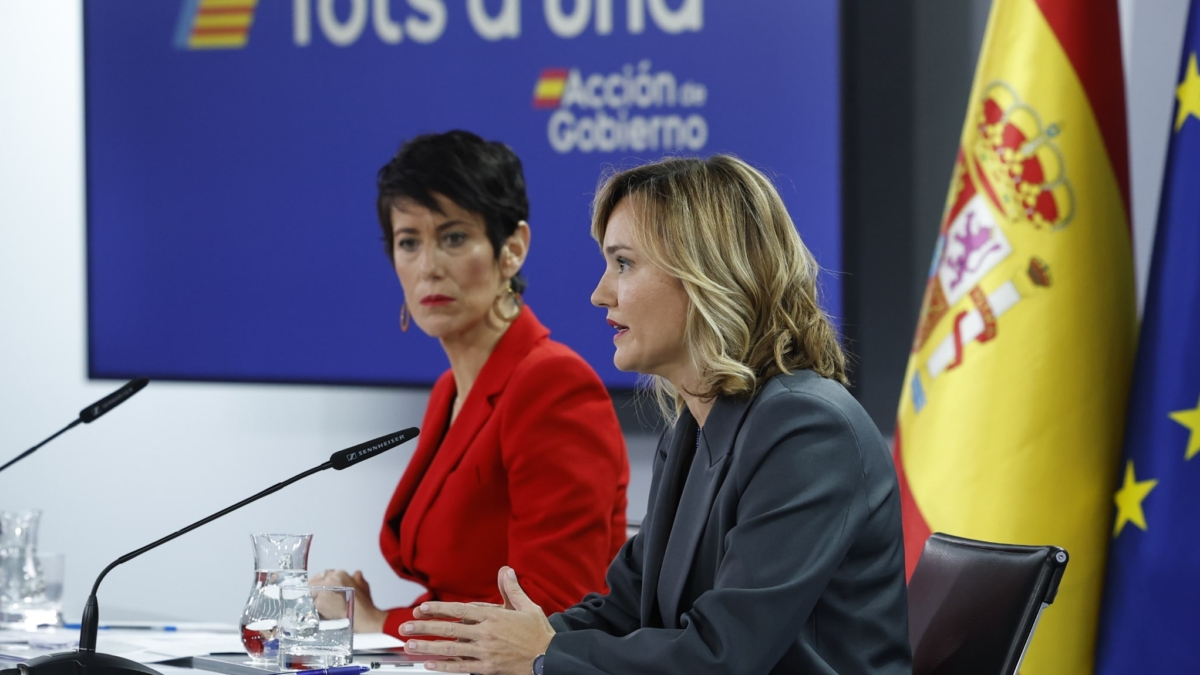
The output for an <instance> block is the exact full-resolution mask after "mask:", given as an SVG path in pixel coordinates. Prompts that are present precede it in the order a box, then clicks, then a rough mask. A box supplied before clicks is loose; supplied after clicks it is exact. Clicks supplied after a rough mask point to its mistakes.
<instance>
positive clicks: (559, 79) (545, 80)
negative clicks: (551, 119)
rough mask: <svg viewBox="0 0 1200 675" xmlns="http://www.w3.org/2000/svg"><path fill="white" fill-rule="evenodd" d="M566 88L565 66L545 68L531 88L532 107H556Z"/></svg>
mask: <svg viewBox="0 0 1200 675" xmlns="http://www.w3.org/2000/svg"><path fill="white" fill-rule="evenodd" d="M566 89H567V69H566V68H546V69H544V70H542V75H541V77H539V78H538V81H537V84H536V85H534V88H533V107H535V108H538V109H544V108H557V107H558V104H559V103H560V102H561V101H562V97H563V92H564V91H566Z"/></svg>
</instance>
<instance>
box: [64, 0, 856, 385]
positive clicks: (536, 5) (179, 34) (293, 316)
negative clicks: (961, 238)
mask: <svg viewBox="0 0 1200 675" xmlns="http://www.w3.org/2000/svg"><path fill="white" fill-rule="evenodd" d="M84 7H85V25H84V27H85V56H86V70H85V73H86V75H85V79H86V144H87V218H88V222H87V228H88V240H87V241H88V353H89V358H88V364H89V371H90V375H91V376H92V377H95V378H125V377H131V376H146V377H151V378H162V379H179V380H222V381H251V382H312V383H354V384H382V385H390V384H400V385H425V384H429V383H432V382H433V381H434V380H435V379H436V378H437V376H438V375H439V374H440V373H441V372H442V371H444V370H445V368H446V367H447V365H448V364H447V361H446V358H445V355H444V353H443V352H442V350H441V347H440V346H439V345H438V343H437V341H436V340H434V339H432V338H429V337H427V336H425V335H424V334H422V333H421V331H420V330H419V329H418V328H416V326H415V325H414V327H413V328H412V329H411V330H409V331H408V332H406V333H402V332H401V331H400V329H399V325H398V323H399V318H398V317H399V311H400V306H401V297H402V295H401V290H400V285H399V282H398V281H397V279H396V276H395V272H394V270H393V268H392V265H391V262H390V260H389V259H388V258H387V256H386V255H385V254H384V252H383V245H382V243H381V241H380V229H379V225H378V222H377V220H376V215H375V174H376V172H377V171H378V169H379V167H381V166H382V165H383V164H384V163H386V162H387V161H388V160H389V159H390V158H391V157H392V155H393V154H394V153H395V151H396V150H397V148H398V147H399V145H400V143H401V142H402V141H403V140H404V139H407V138H411V137H412V136H414V135H416V134H420V133H424V132H437V131H447V130H450V129H455V128H462V129H467V130H470V131H473V132H475V133H478V134H479V135H481V136H483V137H484V138H487V139H490V140H500V141H503V142H505V143H507V144H508V145H509V146H511V147H512V148H513V149H514V150H515V151H516V153H517V154H518V155H519V156H520V157H521V160H522V161H523V163H524V166H525V177H526V181H527V184H528V190H529V199H530V218H529V221H530V225H531V228H532V232H533V240H532V247H531V250H530V255H529V259H528V263H527V264H526V266H525V276H526V277H527V278H528V280H529V289H528V291H527V293H526V295H525V300H526V302H527V303H528V305H529V306H530V307H532V308H533V310H534V311H535V312H536V314H537V315H538V317H539V319H541V321H542V322H543V323H544V324H546V326H548V327H549V328H550V330H551V332H552V337H554V338H555V339H557V340H560V341H562V342H564V343H566V344H567V345H569V346H570V347H572V348H573V349H575V351H577V352H578V353H580V354H581V355H582V356H583V357H584V358H586V359H587V360H588V361H589V362H590V363H591V364H592V365H593V366H594V367H595V369H596V370H597V372H599V373H600V375H601V377H602V378H603V379H604V381H605V382H606V383H607V384H609V385H610V386H613V387H617V388H623V387H628V386H631V385H633V384H634V382H635V376H634V375H632V374H629V373H621V372H619V371H617V370H616V369H615V368H614V367H613V365H612V350H613V346H612V334H613V331H612V330H611V329H610V328H609V327H608V326H607V325H606V323H605V312H604V310H603V309H598V308H595V307H592V306H591V304H590V303H589V296H590V294H591V291H592V288H593V287H594V285H595V283H596V281H597V279H598V278H599V275H600V273H601V272H602V270H603V260H602V258H601V256H600V255H599V252H598V247H597V245H596V243H595V242H593V241H592V240H591V238H590V234H589V206H590V200H591V197H592V195H593V194H594V192H595V189H596V185H597V179H598V178H599V177H600V175H601V173H602V172H603V171H604V170H605V169H606V168H609V167H613V166H616V167H626V166H630V165H633V164H636V163H638V162H641V161H645V160H650V159H655V158H658V157H661V156H663V155H666V154H670V155H701V156H703V155H707V154H711V153H714V152H729V153H734V154H736V155H738V156H740V157H742V158H744V159H746V160H747V161H749V162H751V163H752V164H754V165H755V166H758V167H760V168H762V169H764V170H766V171H767V172H768V173H769V174H770V175H771V176H772V177H773V178H774V179H775V181H776V183H777V185H778V187H779V189H780V192H781V193H782V194H783V197H784V199H785V201H786V202H787V205H788V208H789V209H790V211H791V213H792V216H793V218H794V219H795V220H796V224H797V228H798V229H799V231H800V234H801V236H802V237H803V238H804V240H805V241H806V242H807V243H808V245H809V246H810V247H811V248H812V250H813V252H814V253H815V254H816V256H817V259H818V260H819V261H820V263H821V264H822V266H823V267H825V268H827V269H835V270H836V269H838V268H839V267H840V258H841V243H840V235H839V230H840V228H839V222H840V209H839V199H840V197H839V181H838V176H839V165H840V158H839V143H838V138H839V132H838V128H839V126H838V124H839V122H838V92H839V84H838V71H837V68H838V44H837V35H838V16H837V2H836V0H806V1H805V2H796V1H795V0H774V1H770V2H768V1H763V2H735V1H734V0H536V1H531V0H524V1H520V0H257V1H256V0H174V1H171V0H86V2H85V5H84ZM823 286H824V291H825V305H826V307H827V309H828V310H829V311H830V312H831V313H833V314H835V315H837V314H839V312H840V307H841V288H840V285H839V284H838V281H837V278H836V276H834V275H831V274H826V275H824V277H823Z"/></svg>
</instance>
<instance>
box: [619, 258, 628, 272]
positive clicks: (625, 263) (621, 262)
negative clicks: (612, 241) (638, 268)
mask: <svg viewBox="0 0 1200 675" xmlns="http://www.w3.org/2000/svg"><path fill="white" fill-rule="evenodd" d="M617 269H618V270H619V271H621V272H624V271H625V270H627V269H629V261H628V260H626V259H625V258H620V257H618V258H617Z"/></svg>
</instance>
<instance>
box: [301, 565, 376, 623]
mask: <svg viewBox="0 0 1200 675" xmlns="http://www.w3.org/2000/svg"><path fill="white" fill-rule="evenodd" d="M308 585H310V586H340V587H344V588H353V589H354V632H356V633H381V632H383V622H384V620H385V619H387V612H386V611H384V610H382V609H379V608H378V607H376V606H375V601H374V600H372V599H371V584H368V583H367V580H366V579H364V578H363V573H362V572H361V571H356V572H355V573H354V574H350V573H349V572H346V571H344V570H325V571H324V572H321V573H320V574H318V575H316V576H314V577H310V578H309V580H308Z"/></svg>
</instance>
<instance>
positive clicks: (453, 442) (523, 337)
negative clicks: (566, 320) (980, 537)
mask: <svg viewBox="0 0 1200 675" xmlns="http://www.w3.org/2000/svg"><path fill="white" fill-rule="evenodd" d="M549 335H550V331H549V330H548V329H547V328H546V327H545V326H543V325H542V324H541V322H540V321H538V320H537V317H536V316H534V314H533V310H531V309H529V307H522V308H521V314H520V315H519V316H517V318H516V319H515V320H514V321H513V322H512V325H510V326H509V327H508V330H507V331H505V332H504V335H502V336H501V337H500V341H499V342H497V343H496V347H495V348H494V349H493V350H492V353H491V355H489V356H488V360H487V362H486V363H484V364H483V370H481V371H479V377H478V378H476V379H475V384H474V385H472V386H471V392H470V393H469V394H467V400H466V401H464V402H463V407H462V410H461V411H460V412H459V414H458V418H457V419H455V420H454V422H453V423H452V424H451V425H450V428H449V429H446V420H447V419H448V417H449V415H450V404H451V401H453V400H454V396H455V394H456V390H455V386H454V376H453V374H452V373H450V372H446V373H445V374H443V375H442V377H441V378H440V379H439V380H438V383H437V385H435V386H434V388H433V392H432V394H431V395H430V398H429V407H428V408H427V409H426V411H425V425H426V426H427V427H429V426H432V427H434V428H430V429H427V430H425V429H423V430H422V434H421V436H420V438H421V440H422V441H423V442H422V443H421V444H420V445H418V448H417V452H416V454H414V455H413V458H412V460H410V461H411V462H414V466H422V464H424V465H425V466H426V467H427V468H426V469H425V470H423V471H421V472H420V473H417V474H414V475H412V480H411V485H408V486H407V488H408V489H407V494H405V495H401V494H399V492H400V491H397V492H398V494H397V495H396V497H395V498H394V504H393V507H392V508H393V509H394V510H395V512H396V513H397V514H398V516H401V517H402V520H401V522H400V528H401V532H400V546H401V550H402V555H403V561H404V563H405V566H406V567H407V566H410V565H411V563H412V560H413V556H414V555H415V553H416V548H415V547H416V531H417V530H418V529H419V528H420V523H421V520H422V519H423V518H424V517H425V514H426V513H427V512H428V511H429V507H430V506H431V505H432V504H433V500H434V498H435V497H436V496H437V494H438V493H439V492H441V488H442V484H443V483H444V482H445V481H446V478H447V477H448V476H449V475H450V474H451V473H453V471H454V470H455V469H456V468H458V464H459V462H460V461H462V458H463V455H465V454H466V452H467V448H469V447H471V443H472V441H474V440H475V437H476V436H477V435H478V434H479V431H480V430H481V429H483V427H484V425H486V424H487V421H488V419H490V418H491V416H492V412H493V410H494V409H495V401H496V398H497V397H498V396H499V395H500V394H501V393H502V392H503V391H504V387H505V385H506V384H508V381H509V379H511V377H512V374H513V372H514V371H515V370H516V369H517V366H518V365H520V363H521V361H522V360H524V359H525V357H526V356H528V355H529V353H530V352H531V351H532V350H533V349H534V347H536V346H537V344H538V343H539V342H541V341H542V340H543V339H545V338H546V337H548V336H549ZM443 431H445V437H443V436H442V433H443ZM408 477H409V476H408V475H406V476H405V478H406V479H407V478H408ZM405 502H407V505H405ZM389 510H392V509H389Z"/></svg>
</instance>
